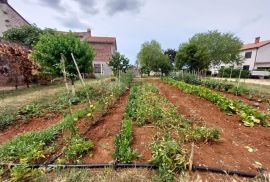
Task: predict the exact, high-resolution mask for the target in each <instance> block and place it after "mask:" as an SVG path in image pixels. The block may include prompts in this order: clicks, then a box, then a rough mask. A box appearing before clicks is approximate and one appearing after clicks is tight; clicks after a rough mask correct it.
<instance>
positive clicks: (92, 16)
mask: <svg viewBox="0 0 270 182" xmlns="http://www.w3.org/2000/svg"><path fill="white" fill-rule="evenodd" d="M9 3H10V4H11V5H12V6H13V7H14V8H15V9H16V10H17V11H18V12H19V13H20V14H21V15H22V16H23V17H25V18H26V19H27V20H28V21H29V22H30V23H35V24H37V26H39V27H41V28H44V27H49V28H56V29H58V30H65V31H67V30H72V31H86V29H87V28H91V29H92V34H93V35H94V36H115V37H116V38H117V44H118V51H119V52H121V53H123V54H125V55H126V56H127V57H128V58H129V59H130V60H131V63H135V61H136V55H137V53H138V51H139V50H140V46H141V44H142V43H143V42H145V41H149V40H152V39H155V40H157V41H159V42H160V43H161V45H162V48H163V49H167V48H174V49H177V48H178V46H179V44H180V43H183V42H185V41H187V40H188V39H189V38H190V37H192V36H193V35H194V34H195V33H199V32H206V31H208V30H219V31H221V32H232V33H235V34H236V35H237V36H238V37H240V39H241V40H242V41H243V42H245V43H250V42H253V41H254V39H255V37H256V36H260V37H261V40H269V39H270V23H269V17H270V11H269V7H270V1H269V0H257V1H254V0H252V1H251V0H166V1H164V0H23V1H19V0H9Z"/></svg>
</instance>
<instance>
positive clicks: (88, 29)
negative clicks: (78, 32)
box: [87, 28, 92, 37]
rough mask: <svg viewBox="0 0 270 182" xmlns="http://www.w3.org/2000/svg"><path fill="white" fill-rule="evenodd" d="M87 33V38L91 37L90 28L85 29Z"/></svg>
mask: <svg viewBox="0 0 270 182" xmlns="http://www.w3.org/2000/svg"><path fill="white" fill-rule="evenodd" d="M87 33H88V34H89V36H90V37H91V36H92V35H91V28H87Z"/></svg>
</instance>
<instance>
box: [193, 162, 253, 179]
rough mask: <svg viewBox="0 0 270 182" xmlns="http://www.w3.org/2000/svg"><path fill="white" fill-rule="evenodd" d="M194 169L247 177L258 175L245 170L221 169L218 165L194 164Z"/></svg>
mask: <svg viewBox="0 0 270 182" xmlns="http://www.w3.org/2000/svg"><path fill="white" fill-rule="evenodd" d="M192 170H193V171H206V172H212V173H220V174H227V175H238V176H242V177H247V178H255V177H256V176H257V174H256V173H250V172H245V171H238V170H228V169H221V168H216V167H207V166H196V165H193V166H192Z"/></svg>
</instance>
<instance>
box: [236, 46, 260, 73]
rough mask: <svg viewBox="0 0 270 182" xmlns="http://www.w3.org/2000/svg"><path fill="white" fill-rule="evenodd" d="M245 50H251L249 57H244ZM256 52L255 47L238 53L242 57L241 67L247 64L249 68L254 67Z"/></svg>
mask: <svg viewBox="0 0 270 182" xmlns="http://www.w3.org/2000/svg"><path fill="white" fill-rule="evenodd" d="M246 52H251V58H245V54H246ZM256 52H257V49H248V50H244V51H241V53H240V55H241V56H242V57H243V58H244V62H243V64H242V67H243V66H247V65H248V66H249V70H253V69H254V63H255V58H256Z"/></svg>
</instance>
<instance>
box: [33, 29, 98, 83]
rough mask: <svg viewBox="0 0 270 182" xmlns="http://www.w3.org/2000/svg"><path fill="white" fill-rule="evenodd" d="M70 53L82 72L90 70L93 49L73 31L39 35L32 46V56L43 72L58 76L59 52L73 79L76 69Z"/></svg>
mask: <svg viewBox="0 0 270 182" xmlns="http://www.w3.org/2000/svg"><path fill="white" fill-rule="evenodd" d="M71 53H73V55H74V57H75V59H76V62H77V64H78V67H79V69H80V71H81V72H82V73H90V72H92V69H93V68H92V60H93V58H94V52H93V49H92V48H91V47H90V46H89V44H88V43H87V42H86V41H81V40H80V39H79V37H77V36H76V35H75V34H73V33H68V34H63V33H55V34H50V33H47V34H43V35H41V36H40V40H39V41H38V43H37V44H36V45H35V46H34V50H33V52H32V57H33V59H35V60H37V61H38V62H39V63H40V65H41V66H42V69H43V73H45V74H49V75H53V76H60V75H61V66H60V60H61V54H63V55H64V57H65V67H66V72H67V74H68V76H69V78H71V80H73V79H74V77H75V75H77V70H76V67H75V64H74V62H73V60H72V57H71Z"/></svg>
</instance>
